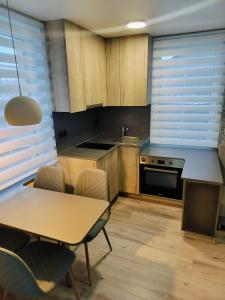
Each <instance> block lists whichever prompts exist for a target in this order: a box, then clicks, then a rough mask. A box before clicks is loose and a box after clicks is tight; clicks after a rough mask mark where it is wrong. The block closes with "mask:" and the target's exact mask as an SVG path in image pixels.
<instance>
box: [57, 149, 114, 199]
mask: <svg viewBox="0 0 225 300" xmlns="http://www.w3.org/2000/svg"><path fill="white" fill-rule="evenodd" d="M58 162H59V164H60V165H61V166H62V167H63V169H64V172H65V180H66V185H67V189H68V190H71V187H76V180H77V175H78V173H79V171H80V170H82V169H89V168H95V169H101V170H105V171H106V172H107V174H108V179H109V193H110V200H112V199H113V198H115V197H116V195H117V194H118V192H119V158H118V149H117V148H116V149H114V150H112V151H110V152H109V153H107V154H106V155H105V156H104V157H102V158H100V159H99V160H92V159H84V158H76V157H68V156H59V157H58Z"/></svg>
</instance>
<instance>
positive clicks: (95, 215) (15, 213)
mask: <svg viewBox="0 0 225 300" xmlns="http://www.w3.org/2000/svg"><path fill="white" fill-rule="evenodd" d="M108 208H109V202H108V201H105V200H99V199H94V198H89V197H83V196H78V195H71V194H66V193H59V192H54V191H49V190H43V189H38V188H33V187H24V188H23V189H22V190H21V191H19V192H18V193H17V194H15V195H13V196H11V197H9V198H8V199H7V201H5V202H3V203H0V225H3V226H7V227H10V228H15V229H18V230H22V231H24V232H27V233H29V234H32V235H36V236H39V237H44V238H48V239H51V240H54V241H57V242H61V243H63V244H66V245H77V244H79V243H81V242H82V241H83V239H84V238H85V236H86V235H87V233H88V232H89V231H90V230H91V229H92V228H93V226H94V225H95V224H96V223H97V221H98V220H99V219H100V218H101V217H102V216H103V214H104V213H105V212H106V210H107V209H108Z"/></svg>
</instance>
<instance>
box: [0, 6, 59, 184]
mask: <svg viewBox="0 0 225 300" xmlns="http://www.w3.org/2000/svg"><path fill="white" fill-rule="evenodd" d="M11 16H12V29H13V34H14V37H15V46H16V53H17V59H18V65H19V75H20V81H21V88H22V94H23V95H24V96H29V97H31V98H33V99H35V100H37V101H38V102H39V104H40V106H41V109H42V113H43V120H42V122H41V123H40V124H38V125H32V126H24V127H14V126H9V125H7V123H6V121H5V119H4V115H3V114H4V107H5V105H6V103H7V102H8V101H9V100H10V99H11V98H13V97H15V96H18V95H19V88H18V82H17V75H16V66H15V59H14V55H13V48H12V40H11V36H10V27H9V20H8V15H7V11H6V9H4V8H1V7H0V190H3V189H5V188H7V187H9V186H10V185H12V184H14V183H16V182H18V181H20V180H23V179H24V178H26V177H28V176H30V175H32V174H34V173H35V172H36V171H37V169H38V168H39V167H40V166H42V165H44V164H52V163H54V162H55V161H56V150H55V138H54V131H53V121H52V116H51V115H52V107H51V93H50V81H49V72H48V63H47V54H46V45H45V34H44V26H43V24H42V23H40V22H37V21H35V20H33V19H30V18H27V17H24V16H22V15H20V14H17V13H14V12H11Z"/></svg>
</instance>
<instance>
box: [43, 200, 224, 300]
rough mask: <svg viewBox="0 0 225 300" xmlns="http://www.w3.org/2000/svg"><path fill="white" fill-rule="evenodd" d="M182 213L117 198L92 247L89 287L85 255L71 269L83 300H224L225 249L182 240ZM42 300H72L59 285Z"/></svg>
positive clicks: (81, 254)
mask: <svg viewBox="0 0 225 300" xmlns="http://www.w3.org/2000/svg"><path fill="white" fill-rule="evenodd" d="M180 220H181V209H180V208H175V207H168V206H163V205H159V204H152V203H148V202H143V201H140V200H135V199H127V198H119V199H118V201H117V202H116V204H115V205H114V207H113V210H112V215H111V219H110V221H109V223H108V224H107V227H106V229H107V231H108V234H109V237H110V240H111V242H112V246H113V251H112V252H111V253H107V252H108V245H107V243H106V241H105V239H104V236H103V234H102V233H100V234H99V236H98V237H97V238H96V240H95V241H93V242H92V243H91V244H90V259H91V263H92V272H93V286H92V287H91V288H90V287H89V286H88V284H87V274H86V266H85V257H84V249H83V247H80V248H79V249H78V250H77V260H76V262H75V264H74V273H75V276H76V282H77V289H78V290H79V293H80V295H81V300H82V299H85V300H134V299H135V300H139V299H140V300H141V299H149V300H164V299H165V300H169V299H173V300H175V299H179V300H224V299H225V245H224V244H216V245H214V244H212V243H211V242H210V241H207V240H204V239H200V240H199V239H197V240H196V239H194V238H190V237H189V238H187V237H184V235H183V233H182V232H181V230H180ZM45 299H48V300H50V299H51V300H52V299H62V300H63V299H64V300H70V299H74V297H73V293H72V290H71V289H68V288H66V287H65V286H64V283H62V284H61V285H60V286H59V287H58V288H57V289H56V290H55V291H54V292H52V293H51V294H50V295H49V296H48V297H46V298H45Z"/></svg>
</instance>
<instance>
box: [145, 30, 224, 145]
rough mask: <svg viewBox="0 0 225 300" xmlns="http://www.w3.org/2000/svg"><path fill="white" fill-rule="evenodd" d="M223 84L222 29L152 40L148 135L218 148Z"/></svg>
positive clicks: (166, 141) (161, 140)
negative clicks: (149, 128) (149, 124)
mask: <svg viewBox="0 0 225 300" xmlns="http://www.w3.org/2000/svg"><path fill="white" fill-rule="evenodd" d="M224 84H225V31H213V32H208V33H199V34H186V35H182V36H172V37H163V38H155V39H154V40H153V70H152V101H151V103H152V106H151V130H150V140H151V143H154V144H164V145H180V146H198V147H217V145H218V136H219V127H220V120H221V110H222V103H223V97H224Z"/></svg>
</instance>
